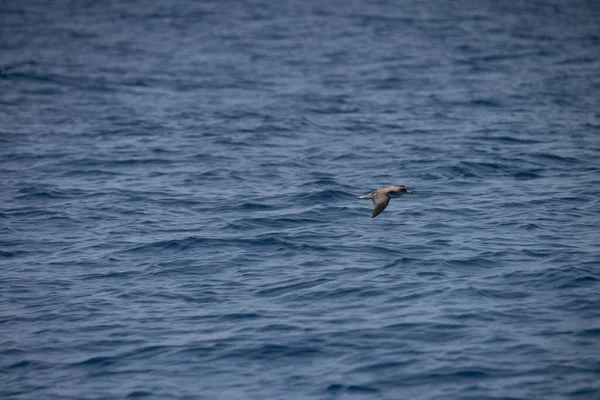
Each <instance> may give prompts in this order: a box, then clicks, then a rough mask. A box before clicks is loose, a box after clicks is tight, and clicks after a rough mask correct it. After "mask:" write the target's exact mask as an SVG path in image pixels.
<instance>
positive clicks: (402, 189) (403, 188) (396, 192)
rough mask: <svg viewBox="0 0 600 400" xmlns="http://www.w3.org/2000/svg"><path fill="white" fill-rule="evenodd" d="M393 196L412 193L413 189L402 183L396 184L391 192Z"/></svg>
mask: <svg viewBox="0 0 600 400" xmlns="http://www.w3.org/2000/svg"><path fill="white" fill-rule="evenodd" d="M392 193H393V194H394V196H402V195H403V194H413V191H412V190H410V189H408V188H407V187H406V186H403V185H396V186H395V187H394V191H393V192H392Z"/></svg>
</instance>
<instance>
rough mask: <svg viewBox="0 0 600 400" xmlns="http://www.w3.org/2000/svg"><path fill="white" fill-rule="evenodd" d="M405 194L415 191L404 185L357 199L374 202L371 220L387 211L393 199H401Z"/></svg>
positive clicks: (386, 188) (393, 186)
mask: <svg viewBox="0 0 600 400" xmlns="http://www.w3.org/2000/svg"><path fill="white" fill-rule="evenodd" d="M405 193H406V194H413V191H412V190H409V189H408V188H407V187H406V186H403V185H392V186H386V187H384V188H381V189H377V190H374V191H372V192H371V193H367V194H363V195H362V196H358V197H357V199H371V200H373V216H372V217H371V218H375V217H376V216H378V215H379V214H381V212H382V211H383V210H385V208H386V207H387V205H388V203H389V202H390V199H391V198H392V197H400V196H402V195H403V194H405Z"/></svg>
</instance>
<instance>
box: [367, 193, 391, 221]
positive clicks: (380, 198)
mask: <svg viewBox="0 0 600 400" xmlns="http://www.w3.org/2000/svg"><path fill="white" fill-rule="evenodd" d="M371 199H372V200H373V205H374V207H373V216H372V217H371V218H375V217H376V216H378V215H379V214H381V212H382V211H383V210H385V208H386V207H387V205H388V203H389V202H390V196H389V195H388V194H387V193H378V194H376V195H375V196H373V197H371Z"/></svg>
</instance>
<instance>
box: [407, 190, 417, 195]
mask: <svg viewBox="0 0 600 400" xmlns="http://www.w3.org/2000/svg"><path fill="white" fill-rule="evenodd" d="M406 193H408V194H415V192H413V191H412V190H408V189H406Z"/></svg>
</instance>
